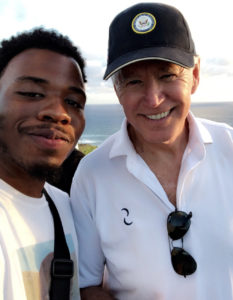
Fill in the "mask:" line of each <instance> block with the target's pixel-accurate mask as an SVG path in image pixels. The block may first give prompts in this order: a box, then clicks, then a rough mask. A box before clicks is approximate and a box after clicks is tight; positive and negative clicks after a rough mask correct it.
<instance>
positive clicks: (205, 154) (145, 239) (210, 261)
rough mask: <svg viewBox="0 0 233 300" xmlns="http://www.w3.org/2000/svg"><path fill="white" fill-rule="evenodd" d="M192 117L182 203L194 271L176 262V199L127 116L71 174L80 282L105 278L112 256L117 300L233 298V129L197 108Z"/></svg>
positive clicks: (109, 280)
mask: <svg viewBox="0 0 233 300" xmlns="http://www.w3.org/2000/svg"><path fill="white" fill-rule="evenodd" d="M188 121H189V127H190V136H189V142H188V145H187V147H186V150H185V153H184V155H183V160H182V165H181V170H180V174H179V178H178V185H177V208H178V210H182V211H184V212H187V213H189V212H190V211H191V212H192V214H193V216H192V219H191V226H190V229H189V231H188V232H187V233H186V234H185V236H184V238H183V247H184V249H185V250H186V251H188V252H189V253H190V254H191V255H192V256H193V257H194V258H195V260H196V262H197V270H196V272H195V273H194V274H192V275H190V276H187V277H186V278H185V277H183V276H180V275H178V274H177V273H176V272H175V271H174V270H173V267H172V264H171V255H170V248H169V241H168V234H167V227H166V226H167V216H168V214H169V213H171V212H172V211H174V209H175V207H174V206H173V205H172V203H171V202H170V201H169V200H168V198H167V195H166V193H165V191H164V190H163V188H162V186H161V185H160V183H159V181H158V179H157V178H156V176H155V175H154V174H153V173H152V171H151V170H150V169H149V167H148V166H147V165H146V163H145V162H144V161H143V159H142V158H141V157H140V156H139V155H138V154H137V153H136V152H135V150H134V147H133V145H132V143H131V141H130V139H129V137H128V134H127V129H126V121H124V123H123V125H122V128H121V130H120V131H119V132H117V133H116V134H114V135H113V136H111V137H110V138H109V139H108V140H106V142H105V143H104V144H103V145H102V146H100V147H99V148H98V149H97V150H95V151H94V152H92V153H91V154H89V155H88V156H86V157H85V158H84V159H82V161H81V163H80V164H79V167H78V170H77V171H76V174H75V176H74V179H73V185H72V190H71V198H72V199H71V201H72V207H73V212H74V216H75V225H76V229H77V233H78V239H79V253H80V257H79V259H80V261H79V265H80V287H87V286H93V285H99V284H101V282H102V277H103V272H104V266H105V264H106V272H105V275H106V276H105V285H107V287H108V288H109V289H110V290H111V292H112V293H113V295H114V296H115V298H116V299H119V300H153V299H156V300H171V299H172V300H187V299H189V300H210V299H211V300H230V299H233V140H232V136H233V129H232V128H231V127H229V126H228V125H226V124H219V123H215V122H212V121H208V120H201V119H195V118H194V117H193V115H192V114H191V113H190V114H189V116H188ZM173 244H174V245H177V246H180V247H181V241H180V240H179V241H176V242H174V243H173Z"/></svg>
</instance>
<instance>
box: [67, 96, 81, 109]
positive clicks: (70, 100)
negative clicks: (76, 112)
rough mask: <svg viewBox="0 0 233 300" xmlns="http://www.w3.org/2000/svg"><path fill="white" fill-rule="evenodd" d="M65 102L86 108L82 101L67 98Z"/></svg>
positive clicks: (78, 107) (79, 107)
mask: <svg viewBox="0 0 233 300" xmlns="http://www.w3.org/2000/svg"><path fill="white" fill-rule="evenodd" d="M65 102H66V103H67V104H68V105H71V106H73V107H74V108H77V109H83V108H84V106H83V105H82V104H81V103H79V102H77V101H76V100H73V99H68V98H66V99H65Z"/></svg>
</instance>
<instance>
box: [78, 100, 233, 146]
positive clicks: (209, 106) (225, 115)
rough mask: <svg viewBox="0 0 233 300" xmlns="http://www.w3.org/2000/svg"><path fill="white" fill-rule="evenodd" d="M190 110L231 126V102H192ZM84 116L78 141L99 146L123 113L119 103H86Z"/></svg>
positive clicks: (121, 117) (112, 131)
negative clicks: (84, 123) (83, 125)
mask: <svg viewBox="0 0 233 300" xmlns="http://www.w3.org/2000/svg"><path fill="white" fill-rule="evenodd" d="M191 111H192V112H193V113H194V115H195V116H197V117H201V118H206V119H210V120H213V121H217V122H224V123H227V124H229V125H231V126H233V102H221V103H220V102H213V103H193V104H192V105H191ZM85 116H86V127H85V130H84V132H83V134H82V136H81V138H80V140H79V143H82V144H92V145H96V146H99V145H100V144H101V143H102V142H103V141H104V140H105V139H106V138H107V137H108V136H110V135H111V134H113V133H115V132H116V131H118V130H119V129H120V126H121V123H122V120H123V118H124V113H123V110H122V107H121V105H119V104H102V105H93V104H88V105H86V108H85Z"/></svg>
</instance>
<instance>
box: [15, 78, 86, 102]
mask: <svg viewBox="0 0 233 300" xmlns="http://www.w3.org/2000/svg"><path fill="white" fill-rule="evenodd" d="M16 81H31V82H34V83H37V84H38V83H39V84H40V83H45V84H49V81H48V80H46V79H43V78H40V77H34V76H20V77H18V78H17V79H16ZM68 89H69V90H70V91H72V92H75V93H77V94H81V95H83V96H84V97H85V98H86V93H85V92H84V91H83V90H82V89H80V88H77V87H75V86H70V87H69V88H68Z"/></svg>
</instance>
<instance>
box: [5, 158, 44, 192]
mask: <svg viewBox="0 0 233 300" xmlns="http://www.w3.org/2000/svg"><path fill="white" fill-rule="evenodd" d="M0 178H1V179H2V180H3V181H5V182H6V183H7V184H9V185H10V186H12V187H13V188H15V189H16V190H18V191H19V192H21V193H23V194H25V195H27V196H30V197H34V198H40V197H41V195H42V189H43V187H44V184H45V180H42V179H38V178H35V177H32V176H31V175H29V174H28V173H26V172H23V171H21V172H14V173H12V172H10V170H7V169H6V167H5V166H4V167H3V168H2V166H1V163H0Z"/></svg>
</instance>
